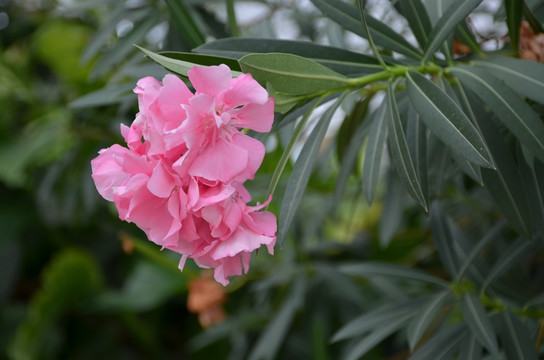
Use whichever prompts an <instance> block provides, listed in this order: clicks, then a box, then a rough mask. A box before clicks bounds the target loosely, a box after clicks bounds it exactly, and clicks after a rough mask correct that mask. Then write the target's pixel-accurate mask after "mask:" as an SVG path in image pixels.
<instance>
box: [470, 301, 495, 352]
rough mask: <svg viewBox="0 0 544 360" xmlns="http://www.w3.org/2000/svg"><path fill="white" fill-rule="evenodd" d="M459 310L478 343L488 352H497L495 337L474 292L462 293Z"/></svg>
mask: <svg viewBox="0 0 544 360" xmlns="http://www.w3.org/2000/svg"><path fill="white" fill-rule="evenodd" d="M461 311H462V312H463V317H464V319H465V323H466V324H467V325H468V327H469V328H470V330H471V331H472V333H473V334H474V336H475V337H476V339H478V341H479V342H480V344H481V345H482V346H484V347H485V348H486V349H487V350H488V351H489V352H490V353H492V354H497V353H498V352H499V346H498V344H497V337H496V335H495V331H494V330H493V326H492V325H491V321H490V320H489V317H488V316H487V313H486V311H485V308H484V306H483V305H482V303H481V301H480V299H479V298H478V296H476V294H474V293H466V294H465V295H463V297H462V298H461Z"/></svg>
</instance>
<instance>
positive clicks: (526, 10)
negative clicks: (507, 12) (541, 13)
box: [523, 2, 544, 34]
mask: <svg viewBox="0 0 544 360" xmlns="http://www.w3.org/2000/svg"><path fill="white" fill-rule="evenodd" d="M523 16H524V17H525V19H526V20H527V22H528V23H529V25H530V26H531V28H532V29H533V31H534V32H535V33H537V34H541V33H543V32H544V28H543V27H542V24H541V23H540V22H539V21H538V18H537V17H536V16H535V14H533V12H532V11H531V8H530V7H529V6H528V5H527V4H526V3H525V2H524V3H523Z"/></svg>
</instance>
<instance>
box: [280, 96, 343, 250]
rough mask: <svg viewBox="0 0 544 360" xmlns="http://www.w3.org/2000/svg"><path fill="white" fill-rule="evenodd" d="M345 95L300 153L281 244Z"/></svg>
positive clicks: (290, 183) (290, 186)
mask: <svg viewBox="0 0 544 360" xmlns="http://www.w3.org/2000/svg"><path fill="white" fill-rule="evenodd" d="M345 95H347V93H344V94H343V95H342V96H341V97H340V98H338V99H337V100H336V101H335V102H334V104H332V105H331V106H329V108H328V109H327V110H326V111H325V113H324V114H323V116H322V117H321V119H320V120H319V122H318V123H317V125H316V126H315V128H314V129H313V130H312V133H311V134H310V136H309V137H308V139H307V140H306V143H305V144H304V146H303V148H302V150H301V151H300V155H299V156H298V158H297V160H296V162H295V166H294V168H293V173H292V174H291V177H290V178H289V181H288V183H287V187H286V189H285V193H284V195H283V200H282V203H281V212H280V219H279V226H278V235H277V241H278V242H279V243H280V244H281V243H282V242H283V240H284V239H285V237H286V235H287V231H288V230H289V227H290V226H291V222H292V221H293V218H294V217H295V213H296V211H297V208H298V205H299V204H300V200H301V199H302V195H303V194H304V190H305V189H306V185H307V184H308V180H309V179H310V175H311V173H312V168H313V164H314V162H315V160H316V158H317V154H318V152H319V148H320V147H321V143H322V141H323V138H324V137H325V133H326V132H327V129H328V128H329V124H330V122H331V119H332V116H333V115H334V113H335V112H336V109H338V107H339V106H340V104H341V103H342V100H344V97H345Z"/></svg>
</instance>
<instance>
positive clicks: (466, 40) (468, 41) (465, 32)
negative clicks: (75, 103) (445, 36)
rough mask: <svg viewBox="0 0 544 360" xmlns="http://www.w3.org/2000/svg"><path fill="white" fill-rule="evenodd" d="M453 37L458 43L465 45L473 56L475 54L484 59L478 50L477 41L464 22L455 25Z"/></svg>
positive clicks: (480, 50) (481, 52)
mask: <svg viewBox="0 0 544 360" xmlns="http://www.w3.org/2000/svg"><path fill="white" fill-rule="evenodd" d="M455 36H456V37H457V38H458V40H459V41H461V42H462V43H463V44H465V45H467V46H468V47H469V48H470V49H471V50H472V51H473V52H474V53H475V54H477V55H478V56H480V57H481V58H485V57H486V55H485V53H484V52H483V51H482V49H480V45H479V44H478V40H477V39H476V37H475V36H474V34H473V33H472V31H471V30H470V29H469V27H468V26H467V24H466V22H465V21H463V22H461V23H460V24H459V25H457V27H456V28H455Z"/></svg>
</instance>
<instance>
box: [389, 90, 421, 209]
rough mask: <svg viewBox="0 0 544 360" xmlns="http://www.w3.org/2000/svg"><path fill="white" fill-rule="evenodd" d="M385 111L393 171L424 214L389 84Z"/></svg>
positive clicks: (414, 171)
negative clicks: (395, 171) (387, 119)
mask: <svg viewBox="0 0 544 360" xmlns="http://www.w3.org/2000/svg"><path fill="white" fill-rule="evenodd" d="M386 96H387V98H386V104H387V106H386V109H387V117H388V118H389V124H388V125H389V126H388V132H389V136H388V140H389V149H390V153H391V158H392V159H393V163H394V164H395V169H396V170H397V174H398V175H399V178H400V179H401V181H402V182H403V183H404V186H405V187H406V189H407V190H408V193H410V195H411V196H412V198H414V200H416V201H417V202H418V203H419V204H420V205H421V207H422V208H423V210H425V212H428V205H427V202H426V196H425V195H423V191H422V190H421V185H420V183H419V178H418V176H417V174H416V169H415V166H414V162H413V160H412V157H411V156H410V151H409V149H408V143H407V141H406V136H405V135H404V129H403V127H402V123H401V121H400V115H399V110H398V107H397V101H396V99H395V90H394V89H393V86H392V83H391V82H390V83H389V85H388V89H387V95H386Z"/></svg>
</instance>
